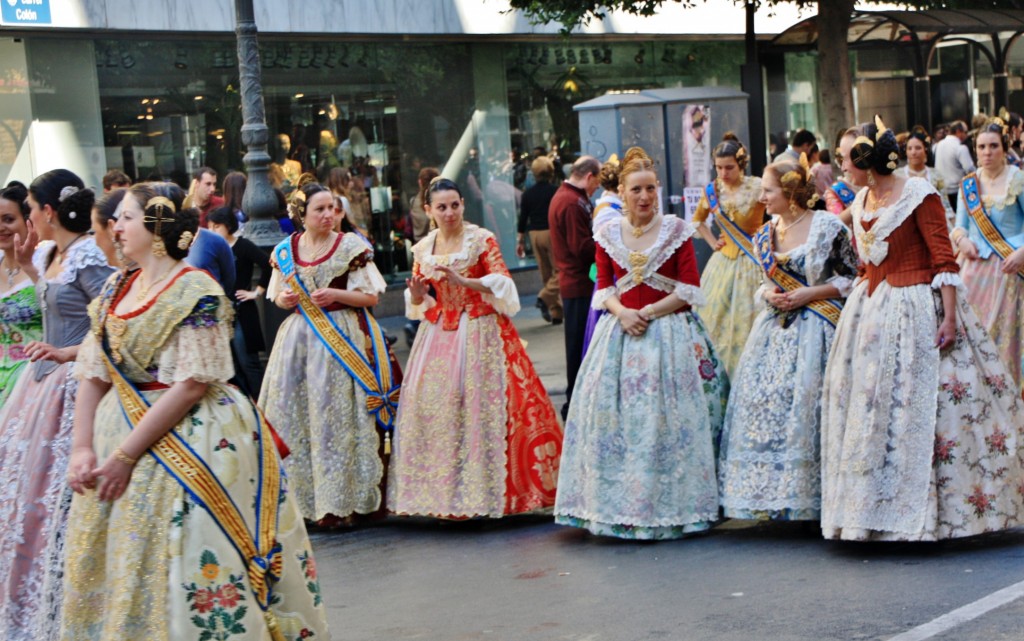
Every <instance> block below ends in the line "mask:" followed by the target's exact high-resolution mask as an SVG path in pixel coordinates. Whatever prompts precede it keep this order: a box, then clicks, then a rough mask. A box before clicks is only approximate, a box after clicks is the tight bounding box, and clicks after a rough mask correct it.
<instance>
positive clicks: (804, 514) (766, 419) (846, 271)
mask: <svg viewBox="0 0 1024 641" xmlns="http://www.w3.org/2000/svg"><path fill="white" fill-rule="evenodd" d="M775 256H776V260H778V262H779V263H780V264H783V265H785V266H786V268H787V269H788V270H790V271H792V272H795V273H798V274H800V275H801V276H803V278H804V280H806V281H807V283H808V284H809V285H811V286H813V285H822V284H826V283H827V284H831V285H834V286H835V287H836V288H837V289H838V290H839V292H840V294H841V295H843V296H844V297H845V295H846V294H848V293H849V290H850V288H851V287H852V285H853V278H854V277H855V276H856V273H857V257H856V254H855V253H854V249H853V244H852V243H851V241H850V234H849V231H848V230H847V228H846V227H845V226H844V225H843V223H842V222H840V221H839V218H838V217H836V216H835V215H833V214H830V213H829V212H826V211H820V212H816V213H815V215H814V219H813V221H812V222H811V228H810V230H809V232H808V235H807V241H806V242H805V243H804V244H803V245H800V246H799V247H797V248H795V249H792V250H790V251H789V252H787V253H785V254H780V253H776V255H775ZM774 286H775V285H774V284H772V283H769V282H768V281H767V280H766V281H765V285H764V286H763V287H762V288H761V289H760V290H758V298H759V299H760V301H761V304H763V305H765V309H764V310H763V311H761V313H760V314H758V316H757V319H756V320H755V321H754V326H753V328H752V330H751V332H750V338H748V339H747V344H746V346H745V347H744V349H743V354H742V356H741V357H740V361H739V366H738V368H737V372H736V376H735V377H734V378H733V384H732V391H731V393H730V395H729V406H728V409H727V410H726V415H725V426H724V428H723V430H722V448H721V452H720V458H719V465H718V475H719V494H720V496H721V502H722V507H723V512H724V515H725V516H727V517H730V518H740V519H773V520H817V519H818V518H819V517H820V514H821V479H820V475H821V444H820V440H821V388H822V383H823V382H824V378H825V366H826V364H827V363H828V355H829V349H830V348H831V347H832V337H833V335H834V334H835V327H833V326H832V325H831V324H830V323H828V322H827V321H825V320H824V319H822V318H821V317H820V316H818V315H817V314H815V313H814V312H812V311H811V310H809V309H808V308H806V307H804V308H802V309H799V310H796V311H793V312H788V313H787V312H780V311H779V310H777V309H775V308H773V307H770V306H767V305H766V304H765V303H764V302H763V301H764V299H763V297H762V296H761V294H762V293H763V292H764V290H765V288H769V287H774Z"/></svg>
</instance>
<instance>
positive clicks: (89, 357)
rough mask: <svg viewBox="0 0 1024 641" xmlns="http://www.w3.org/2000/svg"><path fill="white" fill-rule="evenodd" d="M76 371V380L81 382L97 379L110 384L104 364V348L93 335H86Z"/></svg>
mask: <svg viewBox="0 0 1024 641" xmlns="http://www.w3.org/2000/svg"><path fill="white" fill-rule="evenodd" d="M74 371H75V378H76V379H77V380H79V381H84V380H86V379H90V378H97V379H99V380H101V381H104V382H106V383H109V382H110V375H109V374H108V373H107V367H106V365H104V364H103V352H102V348H101V347H100V344H99V342H98V341H97V340H96V336H94V335H93V334H92V333H89V334H87V335H86V337H85V340H83V341H82V345H81V346H80V347H79V348H78V358H76V359H75V368H74Z"/></svg>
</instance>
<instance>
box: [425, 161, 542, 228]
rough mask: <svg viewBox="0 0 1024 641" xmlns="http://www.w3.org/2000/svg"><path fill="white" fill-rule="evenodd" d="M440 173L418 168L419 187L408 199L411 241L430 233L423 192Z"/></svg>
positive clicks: (426, 168) (428, 168) (430, 169)
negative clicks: (410, 217) (410, 218)
mask: <svg viewBox="0 0 1024 641" xmlns="http://www.w3.org/2000/svg"><path fill="white" fill-rule="evenodd" d="M440 175H441V172H439V171H438V170H437V168H436V167H424V168H423V169H420V173H419V176H417V177H416V183H417V185H418V186H419V189H417V190H416V195H415V196H413V197H412V198H410V199H409V214H410V215H411V216H412V242H413V243H418V242H419V241H420V240H422V239H423V237H424V236H426V235H427V234H428V233H430V216H428V215H427V211H426V209H425V208H424V207H423V194H424V193H425V192H426V191H427V187H429V186H430V181H431V180H433V179H435V178H437V177H438V176H440ZM546 215H547V213H546V212H545V216H546Z"/></svg>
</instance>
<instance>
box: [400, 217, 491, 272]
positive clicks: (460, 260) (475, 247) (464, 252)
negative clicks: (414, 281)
mask: <svg viewBox="0 0 1024 641" xmlns="http://www.w3.org/2000/svg"><path fill="white" fill-rule="evenodd" d="M462 233H463V236H462V248H461V249H460V250H459V251H457V252H454V253H451V254H445V255H443V256H435V255H434V253H433V252H434V241H436V240H437V235H438V230H436V229H435V230H433V231H431V232H430V233H429V234H427V235H426V236H425V237H424V238H423V240H421V241H420V242H418V243H416V244H415V245H413V248H412V254H413V258H414V260H415V261H416V262H417V263H419V265H420V273H421V274H422V275H423V277H424V278H428V279H429V278H434V277H435V275H436V273H437V267H439V266H447V267H450V268H452V269H454V270H455V271H458V272H461V271H465V270H466V269H469V268H470V267H472V266H473V265H476V263H477V261H478V260H479V259H480V255H481V254H483V253H484V252H485V251H487V240H488V239H489V238H494V234H493V233H491V232H490V231H488V230H486V229H484V228H482V227H480V226H478V225H473V224H471V223H466V224H465V226H464V227H463V232H462ZM439 259H440V260H439Z"/></svg>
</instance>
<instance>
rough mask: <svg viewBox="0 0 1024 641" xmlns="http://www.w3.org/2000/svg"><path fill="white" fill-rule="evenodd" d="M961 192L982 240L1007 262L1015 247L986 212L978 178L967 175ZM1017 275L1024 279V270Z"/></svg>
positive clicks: (973, 175) (961, 184) (961, 186)
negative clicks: (979, 190)
mask: <svg viewBox="0 0 1024 641" xmlns="http://www.w3.org/2000/svg"><path fill="white" fill-rule="evenodd" d="M960 191H961V192H962V193H963V195H964V204H965V205H967V212H968V213H969V214H970V215H971V219H972V220H973V221H974V224H975V225H977V226H978V231H980V232H981V236H982V238H984V239H985V242H986V243H988V246H989V247H991V248H992V251H994V252H995V253H997V254H999V257H1000V258H1002V259H1003V260H1006V259H1007V258H1009V257H1010V254H1012V253H1013V251H1014V249H1013V245H1011V244H1010V243H1009V242H1008V241H1007V240H1006V236H1004V235H1003V232H1001V231H999V228H998V227H996V226H995V223H993V222H992V219H991V218H989V217H988V212H986V211H985V205H984V203H982V202H981V194H980V193H979V192H978V177H977V176H976V175H975V174H967V175H966V176H964V179H963V181H962V182H961V183H960ZM1017 275H1018V276H1020V277H1021V278H1024V269H1021V270H1020V271H1018V272H1017Z"/></svg>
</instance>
